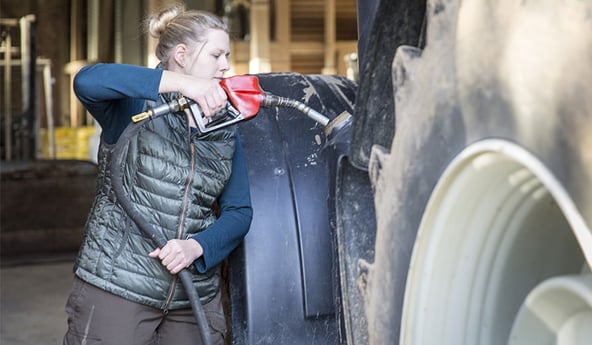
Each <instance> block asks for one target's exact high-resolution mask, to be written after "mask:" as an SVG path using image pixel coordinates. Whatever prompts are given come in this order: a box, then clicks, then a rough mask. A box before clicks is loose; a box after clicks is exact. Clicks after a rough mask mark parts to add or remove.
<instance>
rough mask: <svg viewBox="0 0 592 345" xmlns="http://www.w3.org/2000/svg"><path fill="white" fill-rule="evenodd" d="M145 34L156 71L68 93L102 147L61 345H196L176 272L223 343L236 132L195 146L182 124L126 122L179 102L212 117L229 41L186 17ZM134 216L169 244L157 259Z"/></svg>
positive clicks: (243, 182)
mask: <svg viewBox="0 0 592 345" xmlns="http://www.w3.org/2000/svg"><path fill="white" fill-rule="evenodd" d="M148 24H149V25H148V29H149V32H150V34H151V35H152V36H154V37H156V38H158V40H159V41H158V45H157V47H156V57H157V58H158V59H159V60H160V62H161V63H160V64H159V67H158V68H156V69H152V68H144V67H139V66H131V65H122V64H97V65H93V66H88V67H85V68H83V69H82V70H81V71H80V72H79V73H78V74H77V76H76V78H75V81H74V91H75V92H76V95H77V96H78V98H79V99H80V101H81V102H82V103H83V104H84V106H85V107H86V109H87V110H88V111H89V112H90V113H91V114H92V116H93V117H94V118H95V119H96V121H97V122H98V123H99V124H100V125H101V127H102V137H101V145H100V148H99V153H98V155H99V157H98V158H99V160H98V167H99V176H98V180H97V194H96V197H95V200H94V204H93V206H92V209H91V211H90V214H89V218H88V221H87V224H86V228H85V237H84V240H83V243H82V246H81V249H80V252H79V255H78V257H77V260H76V264H75V267H74V273H75V279H74V283H73V287H72V291H71V293H70V296H69V298H68V301H67V305H66V312H67V314H68V331H67V333H66V335H65V337H64V344H83V343H84V344H103V345H105V344H112V345H121V344H126V345H127V344H199V343H200V336H199V328H198V326H197V323H196V319H195V317H194V316H193V314H192V311H191V308H190V303H189V301H188V298H187V296H186V294H185V292H184V289H183V287H182V286H181V285H180V284H179V281H178V279H177V275H176V274H177V273H178V272H180V271H181V270H182V269H184V268H189V270H190V271H191V272H192V275H193V282H194V285H195V287H196V289H197V291H198V294H199V296H200V299H201V302H202V305H203V309H204V312H205V314H206V317H207V319H208V323H209V326H210V331H211V338H212V340H213V341H214V343H215V344H223V343H224V336H225V333H226V324H225V318H224V314H223V309H222V304H221V302H220V267H219V266H220V263H221V262H222V261H223V260H224V259H225V258H226V257H227V255H228V254H229V253H230V252H231V251H232V250H233V249H234V248H235V247H236V246H237V245H238V244H239V243H240V242H241V241H242V239H243V238H244V236H245V235H246V233H247V231H248V229H249V225H250V222H251V217H252V209H251V201H250V195H249V186H248V180H247V172H246V168H245V164H244V161H243V156H242V150H241V145H240V140H239V136H238V132H237V131H236V129H235V128H231V127H227V128H224V129H220V130H217V131H214V132H210V133H207V134H200V133H199V132H198V131H196V130H195V127H196V125H195V123H194V120H193V118H192V117H191V116H187V115H186V114H185V113H183V112H175V113H169V114H166V115H163V116H159V117H154V118H151V119H148V120H144V121H141V122H138V123H132V121H131V117H132V116H133V115H135V114H138V113H141V112H142V111H144V110H146V109H147V108H148V107H153V106H156V105H159V104H162V103H164V102H167V101H170V100H171V99H173V98H177V97H179V96H180V95H183V96H185V97H187V98H190V99H193V100H194V101H195V102H197V103H198V104H199V106H200V109H201V110H202V112H203V115H204V116H205V117H210V116H212V115H213V114H215V113H217V112H218V111H220V110H221V109H222V108H223V107H224V106H225V104H226V102H227V98H226V94H225V92H224V90H223V89H222V88H221V87H220V85H219V81H220V80H221V79H222V77H223V74H224V72H226V71H227V70H228V68H229V65H228V55H229V52H230V42H229V35H228V29H227V27H226V26H225V25H224V23H223V22H221V21H220V19H218V18H217V17H215V16H213V15H211V14H209V13H207V12H202V11H185V9H184V7H183V6H176V7H173V8H170V9H167V10H165V11H163V12H161V13H160V14H158V15H157V16H152V17H150V18H149V22H148ZM121 191H123V192H121ZM123 206H125V207H123ZM130 209H131V210H133V213H134V214H135V215H136V216H137V217H140V218H141V219H142V221H143V222H146V223H147V224H149V226H150V227H152V228H153V229H156V231H158V232H159V233H161V234H162V235H164V236H165V237H166V238H167V239H168V242H167V243H166V245H165V246H163V247H162V248H155V246H154V244H153V243H152V242H151V240H150V238H148V237H146V235H145V234H144V232H143V231H142V230H141V228H139V226H138V224H139V223H138V222H137V221H136V219H137V218H135V217H131V216H130V212H129V211H130Z"/></svg>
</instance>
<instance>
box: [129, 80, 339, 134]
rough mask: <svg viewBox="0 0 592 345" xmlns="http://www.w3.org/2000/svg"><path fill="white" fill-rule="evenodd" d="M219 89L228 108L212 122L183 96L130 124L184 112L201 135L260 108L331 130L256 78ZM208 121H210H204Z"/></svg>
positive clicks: (320, 117) (322, 120) (313, 113)
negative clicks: (294, 113)
mask: <svg viewBox="0 0 592 345" xmlns="http://www.w3.org/2000/svg"><path fill="white" fill-rule="evenodd" d="M220 86H222V88H223V89H224V91H225V92H226V94H227V95H228V100H229V102H228V103H229V105H228V106H227V107H226V109H225V110H223V111H222V112H220V113H219V114H217V115H214V116H213V117H212V119H209V120H205V119H203V118H202V116H201V112H200V111H199V107H198V105H197V104H196V103H195V102H193V101H192V100H189V99H187V98H185V97H181V98H180V99H177V100H173V101H171V102H169V103H167V104H163V105H160V106H158V107H156V108H153V109H149V110H147V111H145V112H143V113H141V114H138V115H134V116H133V117H132V120H133V122H139V121H142V120H144V119H147V118H151V117H155V116H159V115H162V114H165V113H168V112H172V111H179V110H185V112H188V114H189V115H191V116H193V117H194V118H195V120H196V123H197V125H198V127H199V129H200V131H201V132H202V133H205V132H210V131H213V130H216V129H219V128H223V127H226V126H229V125H232V124H235V123H237V122H241V121H246V120H250V119H252V118H254V117H255V116H257V113H258V112H259V109H260V107H275V106H277V107H287V108H293V109H296V110H298V111H300V112H301V113H303V114H304V115H306V116H308V117H309V118H311V119H313V120H315V121H316V122H318V123H319V124H321V125H322V126H323V127H324V128H325V129H331V130H332V129H333V128H334V126H332V125H331V124H330V122H329V118H328V117H326V116H325V115H323V114H321V113H319V112H317V111H316V110H314V109H312V108H311V107H309V106H308V105H306V104H304V103H302V102H299V101H297V100H294V99H290V98H285V97H280V96H276V95H271V94H266V93H265V92H263V90H261V87H260V86H259V79H258V78H257V77H256V76H254V75H236V76H232V77H228V78H224V79H222V81H220ZM206 121H210V122H206ZM340 122H342V120H340Z"/></svg>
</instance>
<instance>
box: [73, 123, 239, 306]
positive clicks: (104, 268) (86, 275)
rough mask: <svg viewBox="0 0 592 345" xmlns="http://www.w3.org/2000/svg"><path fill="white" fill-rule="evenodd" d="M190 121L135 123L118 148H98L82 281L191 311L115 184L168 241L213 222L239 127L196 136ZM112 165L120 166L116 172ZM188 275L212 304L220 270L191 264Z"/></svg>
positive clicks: (79, 265) (79, 266)
mask: <svg viewBox="0 0 592 345" xmlns="http://www.w3.org/2000/svg"><path fill="white" fill-rule="evenodd" d="M185 116H186V115H185V114H184V113H182V112H180V113H176V114H168V115H164V116H160V117H157V118H154V119H151V120H146V121H143V122H140V123H138V124H130V125H129V126H128V127H127V128H126V130H125V131H124V132H123V134H122V135H121V137H120V138H119V140H118V142H117V143H116V144H115V145H108V144H106V143H102V144H101V147H100V148H99V163H98V164H99V174H98V180H97V193H96V197H95V200H94V203H93V206H92V209H91V212H90V214H89V218H88V220H87V223H86V226H85V236H84V240H83V243H82V246H81V249H80V252H79V255H78V258H77V260H76V266H75V274H76V275H77V276H78V277H80V278H81V279H82V280H85V281H87V282H88V283H90V284H92V285H95V286H97V287H99V288H101V289H103V290H106V291H109V292H111V293H114V294H116V295H119V296H121V297H124V298H126V299H128V300H132V301H134V302H138V303H142V304H146V305H149V306H152V307H155V308H161V309H179V308H190V307H191V306H190V303H189V300H188V298H187V296H186V295H185V292H184V289H183V287H182V286H181V284H180V281H179V280H178V279H176V276H173V275H171V274H170V273H169V272H168V270H166V268H165V267H164V266H163V265H162V264H161V262H160V260H158V259H153V258H150V257H149V256H148V253H149V252H151V251H152V250H154V248H155V245H154V244H153V243H152V242H151V240H150V239H147V238H146V237H145V236H144V234H143V232H142V231H141V230H140V229H139V228H138V226H137V225H136V224H135V223H134V221H132V219H131V218H130V217H129V215H128V214H126V212H125V211H124V210H123V208H122V206H121V200H118V195H116V193H115V192H114V189H113V184H114V183H122V186H123V189H124V191H125V193H124V194H125V195H124V196H123V198H127V201H130V202H131V203H132V204H133V207H134V209H135V211H137V212H138V213H139V214H140V215H141V216H142V218H143V219H144V220H145V221H146V222H148V223H149V224H150V225H151V226H152V227H154V228H155V229H157V231H159V232H161V233H162V234H164V236H165V238H166V239H167V240H169V239H175V238H182V239H186V238H188V237H190V236H191V235H192V234H195V233H197V232H199V231H202V230H204V229H205V228H207V227H208V226H209V225H210V224H211V223H213V222H214V221H215V219H216V215H215V213H214V210H213V208H212V206H213V204H214V202H215V200H216V199H217V197H218V196H219V195H220V193H221V192H222V190H223V188H224V186H225V184H226V182H227V181H228V179H229V177H230V173H231V167H232V157H233V155H234V149H235V129H234V128H227V129H221V130H217V131H214V132H211V133H208V134H206V135H203V136H200V137H199V138H198V137H197V136H196V135H195V134H191V132H190V129H189V127H188V125H187V120H186V118H185ZM116 155H120V156H119V157H115V156H116ZM114 161H115V162H118V163H120V165H118V166H117V168H115V169H114V167H113V166H112V164H113V162H114ZM114 170H115V173H116V175H117V172H119V173H120V176H115V175H113V173H114ZM190 271H191V272H192V275H193V282H194V286H195V287H196V289H197V292H198V294H199V296H200V299H201V302H202V303H207V302H209V301H210V300H211V299H213V298H214V297H215V295H216V294H217V292H218V291H219V285H220V269H219V267H216V268H213V269H211V270H210V271H208V272H206V273H205V274H199V273H198V272H197V270H196V269H195V267H194V265H191V267H190Z"/></svg>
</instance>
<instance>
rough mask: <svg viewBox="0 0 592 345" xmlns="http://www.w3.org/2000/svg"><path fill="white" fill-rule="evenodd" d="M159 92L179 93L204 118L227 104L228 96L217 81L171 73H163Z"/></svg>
mask: <svg viewBox="0 0 592 345" xmlns="http://www.w3.org/2000/svg"><path fill="white" fill-rule="evenodd" d="M159 92H160V93H166V92H180V93H181V94H182V95H183V96H185V97H188V98H190V99H192V100H194V101H195V102H196V103H197V104H198V105H199V107H200V109H201V111H202V113H203V116H205V117H211V116H213V115H214V114H216V113H217V112H219V111H220V110H222V109H223V108H224V107H225V106H226V103H227V102H228V96H227V95H226V92H224V89H223V88H222V86H220V81H219V80H217V79H203V78H196V77H193V76H191V75H187V74H182V73H176V72H171V71H163V74H162V79H161V81H160V87H159Z"/></svg>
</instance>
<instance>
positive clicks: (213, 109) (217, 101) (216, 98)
mask: <svg viewBox="0 0 592 345" xmlns="http://www.w3.org/2000/svg"><path fill="white" fill-rule="evenodd" d="M227 100H228V96H227V95H226V92H224V89H223V88H222V87H221V86H220V84H219V83H218V82H217V81H212V85H211V87H210V88H209V89H207V90H206V91H205V92H204V93H203V95H201V96H198V97H196V98H195V99H194V101H196V102H197V104H199V106H200V108H201V111H202V113H203V116H205V117H211V116H213V115H214V114H216V113H217V112H219V111H220V110H222V109H223V108H224V107H225V106H226V102H227Z"/></svg>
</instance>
